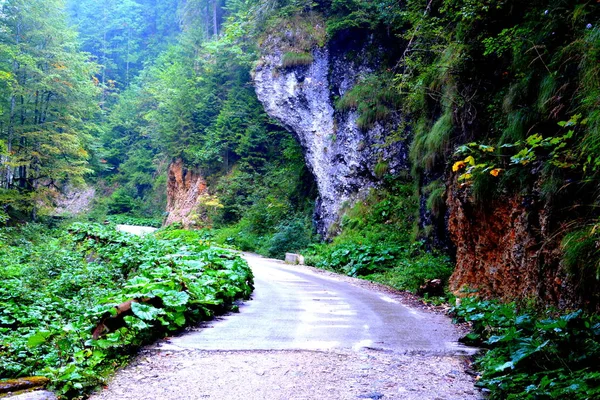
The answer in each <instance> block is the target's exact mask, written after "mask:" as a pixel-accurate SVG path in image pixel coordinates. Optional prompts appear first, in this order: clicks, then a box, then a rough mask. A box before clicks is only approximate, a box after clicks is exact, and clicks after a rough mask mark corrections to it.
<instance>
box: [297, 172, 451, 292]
mask: <svg viewBox="0 0 600 400" xmlns="http://www.w3.org/2000/svg"><path fill="white" fill-rule="evenodd" d="M417 209H418V200H417V197H416V196H415V194H414V185H413V183H412V182H410V181H403V180H400V179H397V178H396V179H391V178H389V177H388V179H387V184H386V187H384V188H381V189H379V190H373V191H372V192H371V193H370V194H369V195H368V196H367V197H366V198H365V199H364V200H362V201H358V202H356V203H355V204H354V205H353V206H352V207H347V209H346V210H345V212H344V215H343V217H342V218H341V220H340V223H339V226H338V227H336V229H339V235H338V236H337V237H336V238H335V239H334V240H333V242H332V243H329V244H328V243H321V244H314V245H312V246H310V248H309V249H308V251H307V252H306V253H305V254H306V255H307V257H306V262H307V263H308V264H310V265H314V266H316V267H319V268H324V269H329V270H333V271H336V272H341V273H344V274H347V275H350V276H356V277H362V278H365V279H368V280H372V281H375V282H379V283H383V284H386V285H389V286H392V287H394V288H396V289H398V290H409V291H412V292H416V291H417V290H418V289H419V287H420V286H421V285H423V284H424V283H425V282H426V281H428V280H433V279H441V280H442V281H443V282H446V281H447V280H448V278H449V277H450V274H451V273H452V270H453V265H452V263H451V260H450V259H449V258H448V257H446V256H444V255H442V254H438V253H436V252H432V251H430V250H428V249H427V248H426V247H425V245H424V244H423V243H421V242H418V241H415V240H414V238H413V237H412V232H413V226H414V220H415V217H416V213H417Z"/></svg>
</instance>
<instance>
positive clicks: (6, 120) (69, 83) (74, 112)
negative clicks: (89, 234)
mask: <svg viewBox="0 0 600 400" xmlns="http://www.w3.org/2000/svg"><path fill="white" fill-rule="evenodd" d="M0 13H1V14H2V18H1V19H0V126H1V128H0V142H1V143H2V146H1V149H0V152H1V153H2V156H1V159H0V191H2V192H3V193H6V194H8V193H15V194H17V192H18V194H17V196H16V198H19V199H20V204H19V205H18V206H17V207H16V210H15V208H13V204H12V202H10V201H9V202H3V203H1V204H0V207H1V208H3V209H5V210H7V211H11V212H12V211H17V212H16V213H14V215H15V216H17V218H15V219H30V218H32V217H36V216H37V215H39V214H41V213H44V212H47V211H48V210H47V208H50V207H51V206H52V203H53V200H54V199H55V197H56V195H57V194H58V192H59V191H60V190H62V189H63V188H65V187H66V186H67V185H71V186H78V185H81V184H82V183H83V182H84V178H85V177H87V176H88V175H89V174H90V173H91V172H93V171H92V169H91V168H90V163H89V159H90V158H91V151H92V149H93V148H94V147H95V145H96V143H95V139H94V138H93V137H92V133H93V132H94V131H95V129H96V124H95V121H94V118H95V117H97V116H98V113H99V111H100V109H99V107H98V101H97V100H98V97H97V96H98V94H99V90H98V88H97V87H96V86H95V84H94V81H93V79H92V77H93V75H94V74H95V73H96V71H97V70H98V66H97V65H96V64H95V63H93V62H91V61H90V59H89V56H88V54H86V53H82V52H80V51H79V49H78V48H77V39H76V35H75V32H74V31H73V30H72V29H70V27H68V26H67V23H66V18H65V15H64V5H63V2H62V1H60V0H48V1H46V0H44V1H40V0H34V1H29V0H28V1H22V0H12V1H7V2H3V3H2V4H1V5H0ZM2 197H4V196H2ZM10 214H11V213H10V212H9V214H5V215H10ZM19 214H20V215H19Z"/></svg>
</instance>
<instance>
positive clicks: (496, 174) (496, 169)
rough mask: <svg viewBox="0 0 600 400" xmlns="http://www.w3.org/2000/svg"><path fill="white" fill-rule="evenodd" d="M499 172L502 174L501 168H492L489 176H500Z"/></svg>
mask: <svg viewBox="0 0 600 400" xmlns="http://www.w3.org/2000/svg"><path fill="white" fill-rule="evenodd" d="M500 172H502V168H494V169H493V170H491V171H490V175H493V176H498V175H500Z"/></svg>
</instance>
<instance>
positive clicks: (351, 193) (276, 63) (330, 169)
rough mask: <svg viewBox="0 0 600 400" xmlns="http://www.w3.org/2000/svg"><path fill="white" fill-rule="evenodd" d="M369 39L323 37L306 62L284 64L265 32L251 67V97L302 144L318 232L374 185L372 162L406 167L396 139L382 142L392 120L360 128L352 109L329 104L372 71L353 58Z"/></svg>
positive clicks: (328, 228) (369, 64) (390, 168)
mask: <svg viewBox="0 0 600 400" xmlns="http://www.w3.org/2000/svg"><path fill="white" fill-rule="evenodd" d="M370 41H371V39H370V38H369V37H368V36H365V37H362V38H361V40H358V41H353V42H352V43H350V44H348V43H344V44H343V45H342V44H341V43H340V42H339V41H335V40H334V41H330V42H329V43H328V44H327V45H325V46H324V47H317V48H315V49H313V51H312V60H313V61H312V62H311V63H310V64H309V65H301V66H294V67H288V68H286V67H284V63H283V58H284V51H283V50H282V46H279V45H278V39H277V38H275V37H271V38H268V39H267V40H266V43H268V45H266V46H264V47H265V48H264V49H263V56H262V57H261V60H260V63H259V65H258V66H257V67H256V69H255V71H254V83H255V87H256V94H257V96H258V99H259V100H260V101H261V102H262V104H263V105H264V108H265V110H266V112H267V114H268V115H269V116H271V117H273V118H275V119H276V120H278V121H279V122H280V123H281V124H282V125H283V126H284V127H285V128H286V129H288V130H289V131H291V132H292V133H293V134H294V135H295V136H296V138H297V139H298V141H299V143H300V144H301V146H302V148H303V151H304V156H305V159H306V163H307V165H308V167H309V169H310V170H311V172H312V173H313V175H314V177H315V181H316V183H317V187H318V193H319V197H318V200H317V208H316V211H315V217H316V221H317V227H318V231H319V233H321V234H322V235H323V236H331V235H332V234H335V232H333V231H331V230H332V227H333V226H335V225H334V224H335V222H336V221H337V220H338V218H339V213H340V210H341V209H342V208H343V206H344V205H345V204H347V203H348V202H353V201H355V200H356V199H358V198H360V197H361V195H362V194H364V193H366V191H368V190H369V188H372V187H374V186H376V185H377V184H378V183H379V182H380V176H381V174H380V173H378V171H376V166H377V165H378V164H381V163H382V162H384V163H385V169H386V170H387V171H389V172H391V173H394V172H398V171H399V170H401V169H406V168H407V165H408V161H407V158H408V157H407V148H406V145H405V144H403V142H396V143H395V144H392V145H389V144H386V137H387V136H388V135H389V134H390V133H391V132H393V131H395V130H396V128H397V127H398V124H399V119H398V118H391V119H389V120H388V121H387V122H386V123H376V124H375V125H374V127H373V128H371V129H368V130H362V129H360V128H359V126H358V124H357V119H358V117H359V115H358V113H357V112H356V111H348V112H339V111H337V110H336V109H335V105H334V98H335V97H341V96H343V95H344V94H345V93H346V92H347V91H348V90H350V89H351V88H352V87H353V86H354V85H356V84H357V83H358V82H359V81H360V80H361V78H363V77H365V76H367V75H368V74H370V73H372V72H373V71H374V67H375V64H376V62H373V60H371V61H369V59H368V57H364V56H360V55H361V54H362V55H364V54H365V53H367V51H366V49H367V48H368V47H370V48H372V47H373V43H371V42H370ZM267 49H268V50H267Z"/></svg>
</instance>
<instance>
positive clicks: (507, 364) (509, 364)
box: [494, 361, 515, 372]
mask: <svg viewBox="0 0 600 400" xmlns="http://www.w3.org/2000/svg"><path fill="white" fill-rule="evenodd" d="M514 367H515V366H514V364H513V362H512V361H507V362H505V363H504V364H502V365H499V366H497V367H496V368H494V370H495V371H496V372H502V371H504V370H505V369H507V368H510V369H513V368H514Z"/></svg>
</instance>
